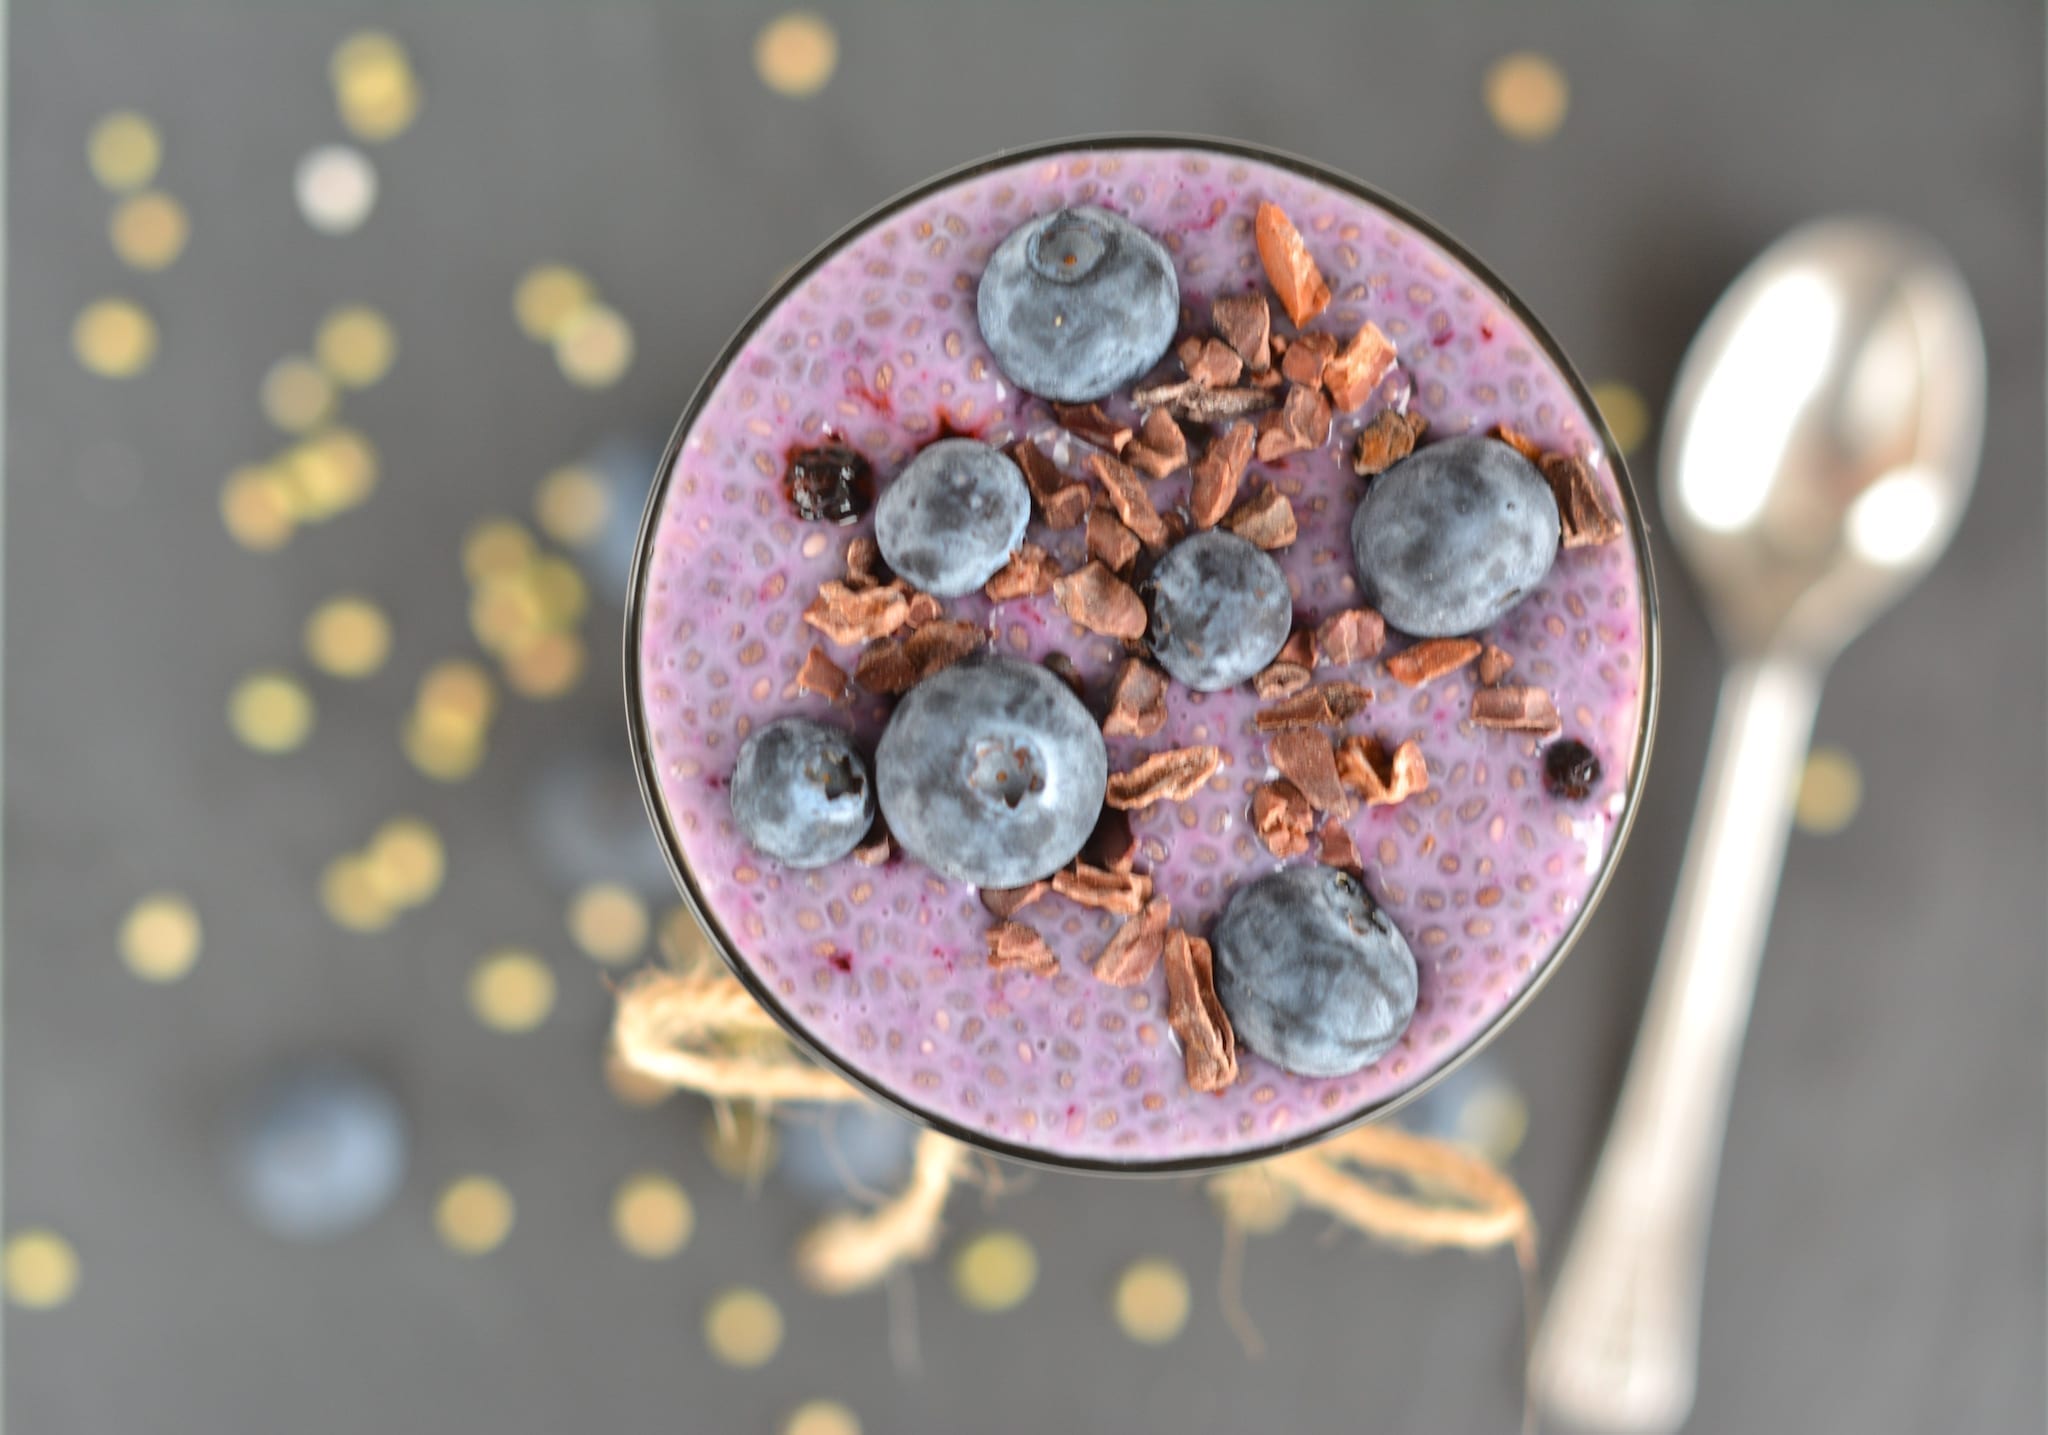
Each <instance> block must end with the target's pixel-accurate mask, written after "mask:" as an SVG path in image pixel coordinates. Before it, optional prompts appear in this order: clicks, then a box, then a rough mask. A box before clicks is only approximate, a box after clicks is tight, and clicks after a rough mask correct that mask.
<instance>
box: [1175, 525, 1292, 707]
mask: <svg viewBox="0 0 2048 1435" xmlns="http://www.w3.org/2000/svg"><path fill="white" fill-rule="evenodd" d="M1146 596H1147V600H1148V603H1149V606H1150V608H1151V613H1152V619H1151V627H1150V630H1149V636H1150V638H1151V641H1152V654H1153V656H1154V657H1156V658H1157V659H1158V660H1159V666H1160V667H1162V668H1164V669H1166V671H1167V672H1169V673H1171V674H1172V675H1173V676H1174V677H1176V678H1178V679H1180V681H1182V682H1184V683H1186V684H1187V685H1188V686H1189V687H1191V688H1195V689H1197V690H1198V691H1201V692H1205V693H1206V692H1216V691H1218V690H1219V689H1222V688H1228V687H1234V686H1236V685H1237V684H1238V683H1241V682H1245V681H1247V680H1248V679H1250V678H1252V677H1253V676H1255V675H1256V674H1257V673H1259V672H1260V671H1261V670H1262V669H1264V668H1265V666H1266V665H1267V664H1268V663H1270V662H1272V661H1273V659H1274V658H1276V657H1278V656H1279V655H1280V649H1281V648H1282V647H1284V646H1285V645H1286V643H1287V635H1288V632H1289V631H1290V630H1291V629H1292V628H1293V625H1294V599H1293V597H1292V596H1291V595H1290V594H1289V592H1288V590H1287V575H1286V574H1285V573H1284V572H1282V571H1281V569H1280V565H1279V564H1278V563H1276V562H1274V561H1273V559H1272V558H1270V557H1268V556H1267V555H1266V554H1264V553H1262V552H1260V551H1259V550H1258V549H1257V548H1256V547H1254V546H1253V545H1252V544H1250V543H1248V542H1246V541H1245V540H1244V539H1242V538H1240V537H1238V536H1237V535H1236V534H1235V533H1228V532H1223V531H1220V530H1217V529H1210V530H1209V531H1207V532H1204V533H1197V534H1195V535H1194V536H1193V537H1192V538H1186V539H1183V540H1181V541H1180V542H1179V543H1177V544H1175V545H1174V546H1173V547H1172V548H1171V549H1169V550H1168V551H1167V554H1166V556H1165V557H1164V558H1161V559H1160V560H1159V563H1158V565H1157V566H1156V567H1154V568H1153V570H1152V578H1151V581H1150V582H1149V583H1148V584H1147V585H1146Z"/></svg>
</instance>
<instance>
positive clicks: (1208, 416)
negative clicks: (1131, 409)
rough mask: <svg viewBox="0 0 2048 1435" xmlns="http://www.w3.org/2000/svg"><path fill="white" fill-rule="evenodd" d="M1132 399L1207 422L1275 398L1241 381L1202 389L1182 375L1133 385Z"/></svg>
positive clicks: (1268, 403) (1244, 411) (1261, 406)
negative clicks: (1171, 380) (1178, 378)
mask: <svg viewBox="0 0 2048 1435" xmlns="http://www.w3.org/2000/svg"><path fill="white" fill-rule="evenodd" d="M1131 402H1132V403H1134V404H1139V405H1142V406H1144V407H1146V408H1152V407H1156V406H1160V405H1164V406H1165V407H1167V408H1169V409H1172V410H1173V411H1174V412H1175V413H1176V414H1179V415H1180V416H1181V417H1182V418H1184V419H1192V420H1194V421H1195V422H1197V423H1208V422H1210V421H1211V420H1214V419H1220V418H1232V417H1235V416H1237V415H1239V414H1249V413H1256V412H1258V411H1259V410H1260V409H1270V408H1272V407H1273V405H1274V404H1275V403H1276V402H1277V400H1276V399H1275V398H1274V397H1273V395H1272V393H1271V392H1270V391H1269V390H1266V389H1261V388H1247V387H1245V386H1243V385H1239V386H1238V387H1236V388H1233V389H1205V388H1203V387H1202V386H1201V385H1200V384H1198V383H1196V382H1195V381H1194V380H1193V379H1183V380H1182V381H1180V382H1179V383H1173V384H1154V385H1152V386H1151V387H1149V388H1143V389H1134V390H1132V392H1131Z"/></svg>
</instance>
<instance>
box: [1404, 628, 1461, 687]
mask: <svg viewBox="0 0 2048 1435" xmlns="http://www.w3.org/2000/svg"><path fill="white" fill-rule="evenodd" d="M1478 656H1479V642H1478V640H1477V639H1475V638H1425V639H1423V640H1422V641H1421V642H1419V643H1417V644H1416V645H1415V646H1414V647H1412V648H1409V649H1407V650H1406V651H1404V652H1399V653H1396V654H1394V656H1393V657H1391V658H1388V659H1387V672H1388V674H1389V675H1390V676H1391V677H1392V678H1393V679H1394V681H1395V682H1397V683H1400V684H1402V685H1403V686H1404V687H1411V688H1419V687H1421V686H1422V685H1423V684H1424V683H1429V682H1434V681H1436V679H1438V678H1440V677H1442V676H1443V675H1444V674H1445V673H1451V672H1456V671H1457V670H1458V669H1459V668H1462V667H1464V666H1465V664H1467V663H1469V662H1471V661H1472V660H1473V659H1474V658H1476V657H1478Z"/></svg>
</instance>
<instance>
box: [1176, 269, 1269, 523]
mask: <svg viewBox="0 0 2048 1435" xmlns="http://www.w3.org/2000/svg"><path fill="white" fill-rule="evenodd" d="M1261 302H1263V301H1261ZM1257 438H1258V430H1257V429H1256V428H1254V427H1253V426H1252V425H1251V424H1250V423H1248V422H1246V421H1245V420H1243V419H1239V420H1238V421H1237V422H1236V423H1234V424H1232V425H1231V426H1230V427H1229V428H1227V429H1225V430H1223V432H1222V433H1220V434H1218V435H1216V437H1215V438H1213V439H1211V440H1209V447H1208V448H1207V449H1206V450H1205V451H1204V452H1203V454H1202V457H1201V458H1200V459H1199V460H1197V462H1196V463H1195V466H1194V488H1193V492H1192V495H1191V497H1190V498H1189V500H1188V514H1189V517H1190V518H1192V519H1193V520H1194V525H1195V527H1197V528H1214V527H1215V526H1216V523H1217V520H1219V519H1220V518H1222V517H1223V515H1224V514H1225V513H1227V512H1229V510H1230V505H1231V504H1233V503H1235V502H1236V501H1237V489H1238V485H1239V484H1241V483H1243V482H1244V469H1245V465H1246V464H1248V463H1250V462H1251V460H1252V448H1253V446H1254V444H1255V443H1256V442H1257Z"/></svg>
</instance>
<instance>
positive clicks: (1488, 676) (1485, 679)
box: [1479, 643, 1515, 688]
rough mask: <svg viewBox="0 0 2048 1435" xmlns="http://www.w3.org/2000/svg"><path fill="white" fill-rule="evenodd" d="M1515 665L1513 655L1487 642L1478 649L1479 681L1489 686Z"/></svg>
mask: <svg viewBox="0 0 2048 1435" xmlns="http://www.w3.org/2000/svg"><path fill="white" fill-rule="evenodd" d="M1514 665H1515V659H1514V655H1513V654H1512V653H1508V652H1504V651H1502V650H1501V649H1499V648H1496V647H1495V646H1494V645H1493V644H1491V643H1488V644H1487V645H1486V646H1485V647H1483V648H1481V649H1480V650H1479V681H1480V682H1482V683H1485V684H1486V685H1487V686H1488V687H1489V688H1490V687H1492V686H1493V685H1494V684H1495V683H1497V682H1499V681H1500V680H1501V679H1502V678H1504V677H1506V676H1507V675H1508V669H1510V668H1512V667H1513V666H1514Z"/></svg>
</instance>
